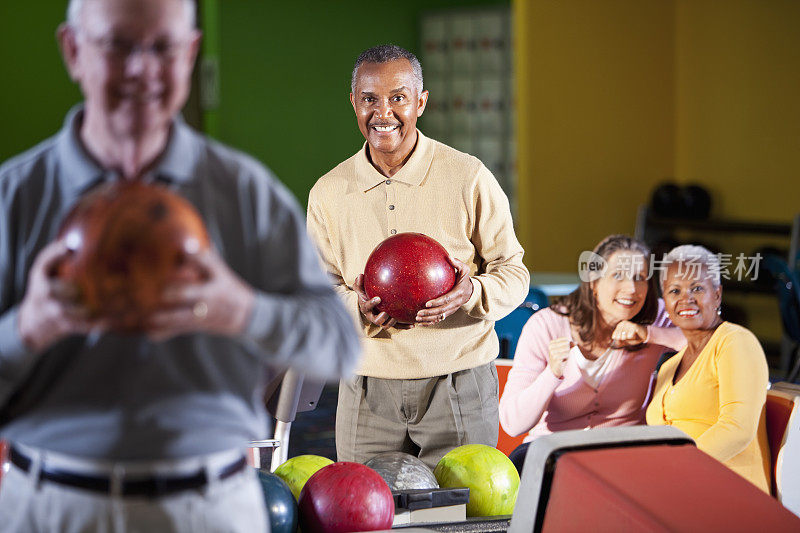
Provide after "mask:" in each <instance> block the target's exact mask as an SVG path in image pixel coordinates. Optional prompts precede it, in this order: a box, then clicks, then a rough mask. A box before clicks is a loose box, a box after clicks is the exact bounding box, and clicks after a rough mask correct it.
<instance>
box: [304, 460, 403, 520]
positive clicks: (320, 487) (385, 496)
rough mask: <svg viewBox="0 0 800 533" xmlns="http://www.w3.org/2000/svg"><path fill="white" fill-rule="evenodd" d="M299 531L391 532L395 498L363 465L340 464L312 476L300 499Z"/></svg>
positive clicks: (373, 473)
mask: <svg viewBox="0 0 800 533" xmlns="http://www.w3.org/2000/svg"><path fill="white" fill-rule="evenodd" d="M298 506H299V509H300V529H301V530H302V531H304V532H308V533H312V532H313V533H346V532H349V531H376V530H380V529H390V528H391V527H392V521H393V520H394V497H393V496H392V491H391V490H390V489H389V486H388V485H387V484H386V482H385V481H384V480H383V478H381V476H379V475H378V473H377V472H375V471H374V470H372V469H371V468H369V467H368V466H364V465H362V464H360V463H350V462H339V463H333V464H332V465H328V466H325V467H322V468H321V469H319V470H318V471H317V472H316V473H315V474H314V475H313V476H311V477H310V478H309V479H308V481H306V484H305V485H304V486H303V490H302V491H300V498H299V500H298Z"/></svg>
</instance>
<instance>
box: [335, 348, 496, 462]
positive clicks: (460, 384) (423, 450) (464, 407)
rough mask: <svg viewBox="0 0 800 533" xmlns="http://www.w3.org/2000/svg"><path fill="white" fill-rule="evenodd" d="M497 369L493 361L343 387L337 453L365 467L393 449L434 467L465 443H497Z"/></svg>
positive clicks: (359, 379)
mask: <svg viewBox="0 0 800 533" xmlns="http://www.w3.org/2000/svg"><path fill="white" fill-rule="evenodd" d="M498 428H499V412H498V382H497V369H496V368H495V365H494V363H493V362H491V363H487V364H485V365H482V366H479V367H476V368H471V369H468V370H462V371H460V372H455V373H453V374H447V375H445V376H436V377H432V378H423V379H381V378H372V377H367V376H355V377H353V378H351V379H346V380H342V381H341V382H340V384H339V403H338V407H337V410H336V453H337V455H338V460H339V461H355V462H359V463H363V462H366V461H368V460H369V459H371V458H372V457H374V456H375V455H377V454H379V453H382V452H387V451H401V452H406V453H410V454H411V455H415V456H417V457H419V458H420V459H421V460H422V461H424V462H425V464H427V465H428V466H429V467H430V468H434V467H435V466H436V463H438V462H439V459H441V458H442V456H443V455H444V454H446V453H447V452H449V451H450V450H452V449H453V448H455V447H457V446H461V445H462V444H486V445H489V446H496V445H497V433H498Z"/></svg>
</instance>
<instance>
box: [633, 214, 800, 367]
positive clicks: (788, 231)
mask: <svg viewBox="0 0 800 533" xmlns="http://www.w3.org/2000/svg"><path fill="white" fill-rule="evenodd" d="M634 235H635V237H636V238H637V239H639V240H641V241H644V242H646V243H647V244H648V245H649V246H650V248H651V250H652V251H653V254H654V256H655V257H656V258H657V259H660V258H661V257H662V255H663V254H664V253H666V252H668V251H669V249H671V248H672V247H673V246H677V245H678V244H685V243H689V242H692V243H703V242H705V239H706V238H712V239H713V238H717V239H719V240H720V241H721V243H727V242H730V241H731V240H734V241H735V242H737V243H738V242H744V240H750V241H752V240H753V239H754V238H755V239H756V240H757V244H756V245H757V246H758V248H756V249H755V250H753V251H750V252H747V251H745V250H736V251H735V253H731V252H734V250H727V249H726V250H717V249H713V248H712V246H711V245H709V246H707V247H709V248H712V249H711V251H712V252H720V253H726V254H727V257H728V258H729V259H731V260H732V262H733V264H732V265H729V267H728V268H729V271H730V272H731V273H733V269H734V268H735V266H736V262H737V259H736V258H737V256H738V255H739V254H740V253H744V255H746V256H748V257H746V258H745V259H747V260H748V261H749V262H752V261H753V257H755V253H757V252H758V253H762V259H761V261H760V265H759V270H758V277H757V278H756V279H741V280H740V279H737V278H738V277H739V276H734V275H731V276H730V278H731V279H724V276H723V280H722V285H723V288H724V290H725V291H729V294H732V293H737V294H739V295H764V296H767V297H768V298H776V297H777V294H776V291H775V287H774V284H773V281H772V279H771V278H770V277H769V276H768V274H767V272H765V268H764V261H763V256H764V253H763V252H759V250H765V249H766V247H765V245H768V246H769V247H770V249H772V250H775V251H776V252H777V251H780V252H781V253H780V255H783V254H786V259H787V263H788V264H789V265H794V268H795V269H798V268H800V264H798V261H797V258H798V253H799V252H800V213H798V214H796V215H795V216H794V219H793V220H792V221H790V222H784V223H780V222H760V221H748V220H739V219H713V218H712V219H681V218H664V217H658V216H656V215H655V213H654V212H653V210H652V208H651V207H650V206H647V205H642V206H640V207H639V211H638V213H637V217H636V230H635V233H634ZM720 248H724V245H723V246H720ZM783 250H786V251H783ZM793 258H794V260H793ZM722 266H723V268H725V265H722ZM744 277H745V278H748V276H744ZM742 297H743V296H740V297H739V298H734V299H736V300H741V298H742ZM730 304H731V301H730V300H728V301H723V312H724V313H725V315H726V316H727V319H728V320H732V321H733V322H746V321H747V319H748V316H747V313H746V312H745V311H744V310H742V309H737V306H731V305H730ZM767 305H770V304H767ZM775 309H777V306H776V307H775ZM779 321H780V318H779V317H776V318H775V322H779ZM744 325H747V324H746V323H745V324H744ZM754 332H755V333H756V335H757V336H758V337H759V340H760V341H761V344H762V345H763V347H764V351H765V352H766V353H767V358H768V360H771V359H772V357H774V356H777V354H779V353H781V354H782V355H781V356H780V360H781V363H780V364H777V363H773V362H772V361H770V363H771V364H770V366H776V367H777V366H781V367H783V366H785V363H784V361H786V360H787V356H786V355H785V354H784V353H783V352H785V350H786V348H785V347H784V345H785V342H781V341H778V340H775V339H769V338H765V337H766V336H767V335H764V334H761V333H760V332H759V331H757V330H754ZM770 336H772V335H770Z"/></svg>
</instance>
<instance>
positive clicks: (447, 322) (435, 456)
mask: <svg viewBox="0 0 800 533" xmlns="http://www.w3.org/2000/svg"><path fill="white" fill-rule="evenodd" d="M351 90H352V92H351V94H350V101H351V102H352V104H353V109H354V110H355V114H356V119H357V121H358V126H359V129H360V130H361V133H362V134H363V135H364V137H365V138H366V143H364V146H363V147H362V148H361V150H359V151H358V152H357V153H356V154H355V155H353V156H352V157H351V158H349V159H347V160H346V161H344V162H343V163H341V164H340V165H338V166H337V167H336V168H334V169H333V170H331V171H330V172H328V173H327V174H325V175H324V176H323V177H322V178H320V179H319V181H318V182H317V183H316V185H314V187H313V188H312V189H311V193H310V196H309V203H308V229H309V233H310V234H311V237H312V238H313V239H314V240H315V241H316V244H317V246H318V247H319V250H320V254H321V256H322V260H323V263H324V266H325V267H326V269H327V270H328V272H329V273H330V274H331V276H332V278H333V280H334V283H335V286H336V290H337V291H338V293H339V294H340V295H341V297H342V298H343V299H344V301H345V303H346V306H347V308H348V309H349V310H350V311H351V312H352V314H353V317H354V319H355V320H356V321H357V322H358V325H359V327H360V329H361V330H362V331H363V347H364V356H363V359H362V361H361V364H360V367H359V368H358V369H357V372H356V375H355V376H354V377H353V378H352V379H347V380H344V381H342V382H341V383H340V385H339V403H338V408H337V414H336V450H337V454H338V459H339V460H340V461H358V462H364V461H367V460H369V459H370V458H371V457H373V456H374V455H377V454H379V453H381V452H386V451H403V452H407V453H410V454H412V455H415V456H418V457H419V458H420V459H422V460H423V461H424V462H425V463H426V464H427V465H429V466H431V467H433V466H435V465H436V463H437V462H438V461H439V459H440V458H441V457H442V456H443V455H444V454H445V453H447V452H448V451H449V450H451V449H452V448H454V447H456V446H460V445H462V444H475V443H479V444H488V445H490V446H495V445H496V444H497V433H498V398H497V394H498V390H497V389H498V383H497V371H496V369H495V367H494V363H493V360H494V359H495V358H496V357H497V354H498V341H497V336H496V335H495V333H494V327H493V326H494V321H495V320H498V319H500V318H502V317H503V316H505V315H506V314H508V313H509V312H510V311H512V310H513V309H514V308H515V307H516V306H517V305H519V304H520V303H521V302H522V301H523V299H524V298H525V295H526V294H527V292H528V285H529V283H530V276H529V274H528V271H527V270H526V268H525V266H524V265H523V264H522V254H523V250H522V247H521V246H520V244H519V241H518V240H517V238H516V236H515V235H514V228H513V224H512V220H511V212H510V209H509V204H508V199H507V198H506V195H505V194H504V193H503V191H502V189H501V188H500V186H499V184H498V183H497V180H496V179H495V178H494V176H492V174H491V172H489V170H487V168H486V167H485V166H484V165H483V164H482V163H481V162H480V161H479V160H478V159H476V158H475V157H472V156H470V155H467V154H464V153H461V152H459V151H457V150H454V149H453V148H450V147H448V146H446V145H444V144H442V143H439V142H437V141H435V140H433V139H429V138H427V137H425V136H424V135H423V134H422V133H421V132H420V131H419V130H417V128H416V123H417V118H419V117H420V116H421V115H422V112H423V111H424V110H425V104H426V102H427V100H428V92H427V91H425V90H423V84H422V68H421V67H420V64H419V61H418V60H417V58H416V57H415V56H414V55H413V54H411V53H410V52H408V51H407V50H404V49H402V48H400V47H397V46H393V45H381V46H376V47H374V48H370V49H369V50H366V51H365V52H363V53H362V54H361V55H360V56H359V58H358V60H357V61H356V64H355V68H354V69H353V76H352V86H351ZM400 232H419V233H424V234H426V235H428V236H430V237H433V238H434V239H436V240H437V241H439V242H440V243H441V244H442V245H443V246H444V247H445V249H447V251H448V253H449V254H450V255H451V258H450V261H451V263H452V264H453V266H454V267H455V268H456V269H457V271H458V272H457V279H456V284H455V287H454V288H453V289H452V290H451V291H450V292H448V293H447V294H445V295H443V296H441V297H440V298H437V299H435V300H431V302H428V307H427V308H426V309H424V310H422V311H420V312H419V314H418V315H417V319H416V323H415V324H411V325H409V324H401V323H398V322H396V321H395V320H394V319H392V318H390V317H388V316H387V315H386V314H385V313H382V312H379V311H378V309H377V307H376V306H377V305H378V304H379V302H380V300H379V298H373V299H371V300H370V299H368V298H367V296H366V294H365V292H364V287H363V271H364V265H365V263H366V261H367V257H368V256H369V254H370V253H371V252H372V250H373V249H374V248H375V246H377V245H378V243H380V242H381V241H383V240H384V239H386V238H387V237H389V236H390V235H394V234H396V233H400Z"/></svg>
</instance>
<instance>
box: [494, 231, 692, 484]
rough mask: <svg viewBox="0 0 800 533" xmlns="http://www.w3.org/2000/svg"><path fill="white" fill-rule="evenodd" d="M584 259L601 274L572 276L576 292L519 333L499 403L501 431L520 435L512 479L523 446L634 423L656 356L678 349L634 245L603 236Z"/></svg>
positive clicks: (640, 418)
mask: <svg viewBox="0 0 800 533" xmlns="http://www.w3.org/2000/svg"><path fill="white" fill-rule="evenodd" d="M594 254H596V255H593V256H592V258H594V259H595V262H596V263H602V264H604V265H605V268H604V270H602V272H599V271H598V270H596V269H595V270H589V273H588V274H587V275H586V276H584V275H582V276H581V277H582V278H586V280H584V281H582V282H581V284H580V286H579V287H578V288H577V289H575V290H574V291H573V292H572V293H571V294H569V295H568V296H566V297H564V298H563V299H561V300H560V301H558V302H555V303H554V304H553V305H552V306H551V307H549V308H547V309H543V310H542V311H539V312H538V313H536V314H535V315H533V316H532V317H531V318H530V320H528V322H527V323H526V324H525V327H524V328H523V329H522V334H521V336H520V339H519V342H518V344H517V351H516V353H515V355H514V366H513V367H512V368H511V371H510V372H509V375H508V381H507V382H506V386H505V389H504V391H503V397H502V398H501V399H500V423H501V424H502V426H503V429H504V430H505V432H506V433H508V434H509V435H520V434H522V433H525V432H529V433H528V436H527V437H526V438H525V443H523V444H522V445H521V446H519V447H518V448H517V449H516V450H514V451H513V452H512V453H511V456H510V457H511V459H512V461H514V464H516V465H517V467H518V468H519V470H520V472H521V471H522V468H521V464H522V462H523V461H524V457H525V452H527V445H528V443H529V442H530V441H531V440H533V439H534V438H536V437H537V436H539V435H544V434H547V433H552V432H554V431H560V430H564V429H588V428H593V427H604V426H626V425H635V424H644V414H645V409H646V408H647V401H648V400H649V398H648V396H649V392H650V387H651V381H652V377H653V374H654V370H655V367H656V363H657V362H658V359H659V357H660V356H661V354H662V353H664V352H665V351H668V350H679V349H681V348H683V346H685V344H686V339H685V338H684V337H683V334H682V333H681V331H680V330H679V329H677V328H674V327H670V326H671V325H672V324H671V323H670V321H669V318H668V317H667V314H666V313H665V311H664V303H663V302H662V301H661V300H660V299H659V298H658V293H657V292H656V285H655V279H654V276H649V275H648V274H649V263H650V250H649V249H648V248H647V247H646V246H645V245H644V244H642V243H640V242H638V241H636V240H634V239H632V238H630V237H627V236H625V235H611V236H609V237H606V238H605V239H603V241H601V242H600V244H598V245H597V247H596V248H595V249H594ZM600 258H602V259H600Z"/></svg>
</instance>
